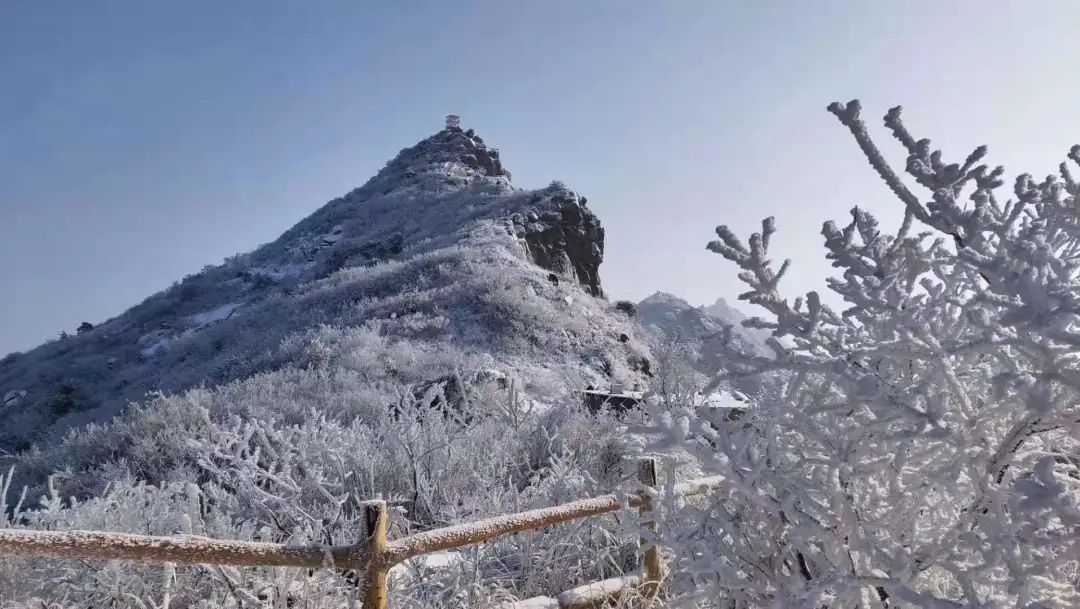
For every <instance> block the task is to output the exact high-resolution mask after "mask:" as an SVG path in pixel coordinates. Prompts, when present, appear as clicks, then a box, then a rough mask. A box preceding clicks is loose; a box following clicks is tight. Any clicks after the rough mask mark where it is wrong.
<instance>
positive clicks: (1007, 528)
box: [653, 101, 1080, 609]
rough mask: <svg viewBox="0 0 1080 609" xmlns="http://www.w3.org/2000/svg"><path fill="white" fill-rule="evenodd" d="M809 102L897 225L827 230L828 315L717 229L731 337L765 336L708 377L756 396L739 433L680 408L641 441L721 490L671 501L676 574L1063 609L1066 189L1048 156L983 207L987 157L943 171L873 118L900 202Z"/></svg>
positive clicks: (1078, 245)
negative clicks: (752, 314)
mask: <svg viewBox="0 0 1080 609" xmlns="http://www.w3.org/2000/svg"><path fill="white" fill-rule="evenodd" d="M829 110H830V111H831V112H832V113H833V114H835V115H836V116H837V117H838V118H839V119H840V121H841V123H842V124H843V125H844V126H846V127H847V128H848V129H849V130H850V131H851V133H852V134H853V135H854V137H855V140H856V142H857V143H858V145H859V147H860V148H861V149H862V151H863V153H864V154H865V155H866V157H867V158H868V159H869V161H870V164H871V167H872V168H873V169H874V170H875V171H876V172H877V173H878V174H879V175H880V176H881V177H882V178H883V180H884V181H885V182H886V184H887V185H888V186H889V188H890V189H891V190H892V191H893V193H894V194H895V195H896V196H897V198H899V199H900V202H901V205H902V209H903V220H902V222H901V223H900V226H899V230H898V232H897V233H896V234H895V235H893V234H888V233H886V232H884V231H883V230H882V229H881V228H880V227H879V225H878V222H877V220H876V219H875V218H873V217H872V216H871V215H870V214H868V213H866V212H865V211H863V210H860V209H855V210H853V211H852V221H851V223H850V224H848V225H847V226H844V227H840V226H837V225H835V224H834V223H832V222H827V223H825V225H824V227H823V229H822V233H823V235H824V237H825V248H826V250H827V253H826V256H827V257H828V258H829V259H830V260H832V261H833V265H834V266H835V267H837V268H838V269H840V270H841V271H842V275H841V276H840V277H838V278H834V279H831V280H830V281H829V287H830V288H831V289H832V290H833V291H834V292H836V293H837V294H838V295H839V296H840V297H841V298H842V299H843V300H844V301H845V302H846V303H847V304H848V305H849V306H848V308H847V309H845V310H843V311H836V310H834V309H832V308H830V307H829V306H827V305H826V304H825V303H823V302H822V299H821V298H820V297H819V296H818V295H817V294H816V293H809V294H807V295H806V297H803V298H796V299H795V300H793V301H792V300H788V299H786V298H784V297H783V296H781V294H780V292H779V290H778V282H779V281H780V280H781V278H782V277H783V275H784V271H785V270H787V268H788V263H787V262H785V263H784V264H782V265H779V266H776V265H774V264H773V263H772V262H771V261H770V260H769V251H770V242H771V240H772V238H773V237H774V232H775V228H774V224H773V221H772V219H771V218H770V219H768V220H766V221H765V222H764V223H763V228H762V231H761V232H760V233H755V234H754V235H753V236H751V238H750V241H749V244H744V243H743V242H742V241H740V240H739V239H738V238H737V237H736V236H735V235H734V234H733V233H732V232H731V231H730V230H728V229H727V228H726V227H724V226H721V227H719V228H717V230H716V233H717V235H718V237H719V239H718V240H717V241H713V242H712V243H710V244H709V249H710V250H712V251H714V252H716V253H719V254H720V255H722V256H723V257H725V258H727V259H728V260H730V261H732V262H733V263H735V264H736V265H737V266H738V267H739V269H740V272H739V278H740V279H741V280H742V281H744V282H745V283H746V284H748V285H749V286H750V290H749V291H748V292H746V293H745V294H743V295H742V296H741V298H742V299H744V300H748V301H749V302H751V303H753V304H755V305H759V306H760V307H762V308H764V309H765V310H766V311H767V312H768V314H769V315H768V319H752V320H750V321H749V322H748V325H750V326H753V327H759V328H768V329H770V330H771V331H772V333H773V339H772V340H771V347H772V349H773V351H774V352H775V357H771V358H769V357H761V356H753V355H740V354H738V353H734V352H733V353H732V354H731V355H730V357H729V359H728V365H727V367H726V369H725V370H724V372H723V374H722V375H721V376H720V378H719V379H718V381H719V382H726V381H730V380H732V379H737V378H740V377H743V376H747V375H753V376H759V377H762V378H764V379H767V380H771V381H772V382H773V383H774V385H772V386H771V387H769V389H768V391H766V392H765V394H764V395H763V396H762V397H759V398H758V399H757V400H755V403H754V404H753V406H752V407H751V408H750V411H749V413H748V415H747V417H746V418H745V419H744V421H743V422H742V423H743V424H744V425H725V424H724V423H723V422H722V421H719V420H715V418H713V420H710V417H709V416H708V415H707V414H706V413H694V412H692V411H690V410H686V411H685V412H682V413H678V412H676V413H674V414H673V415H672V416H669V417H668V418H666V419H665V421H666V423H665V424H664V425H661V426H660V427H658V428H656V429H654V430H653V431H654V432H657V434H658V437H659V438H662V442H663V443H667V444H674V445H678V446H684V447H688V448H689V449H691V450H694V452H696V453H697V454H698V456H699V457H700V458H701V459H702V461H703V462H704V463H705V464H706V465H707V466H708V467H709V468H710V469H713V470H714V471H717V472H721V473H723V474H724V475H725V476H726V477H727V482H726V484H725V486H724V487H723V488H722V489H721V490H720V491H719V492H718V493H717V494H716V495H715V496H714V497H713V499H712V500H711V501H710V502H708V504H707V505H704V506H697V507H683V508H681V509H679V508H677V507H676V506H674V505H671V506H669V507H670V509H671V510H674V511H677V513H678V518H677V521H678V526H674V520H669V525H672V526H671V528H669V529H668V530H667V532H666V534H668V535H671V536H675V537H677V538H678V542H676V543H673V544H672V545H673V546H674V547H675V548H677V550H678V563H677V569H676V571H675V573H676V575H675V577H676V579H677V580H678V581H679V582H680V583H681V584H682V585H684V586H687V588H684V590H689V589H692V590H695V591H696V593H697V594H699V595H700V596H701V597H713V598H726V599H733V600H735V601H738V602H739V604H740V605H742V606H749V607H807V608H809V607H829V608H831V609H838V608H843V607H850V608H854V607H860V608H872V607H925V608H935V609H937V608H955V607H971V608H975V607H979V608H990V607H994V608H998V607H1025V608H1036V607H1039V608H1050V607H1055V608H1064V607H1075V606H1077V604H1078V603H1080V593H1078V589H1077V579H1076V572H1077V568H1076V564H1077V561H1078V560H1080V469H1078V468H1077V463H1078V452H1077V451H1078V446H1077V444H1078V440H1077V438H1078V437H1080V376H1078V374H1077V365H1078V363H1080V351H1078V347H1080V256H1078V253H1080V199H1078V194H1080V184H1078V183H1077V182H1076V181H1074V179H1073V177H1072V176H1071V175H1070V172H1069V170H1068V168H1067V167H1066V165H1065V164H1062V166H1061V168H1060V175H1059V176H1050V177H1047V178H1045V179H1043V180H1041V181H1036V180H1034V179H1033V178H1032V177H1031V176H1029V175H1021V176H1020V177H1018V178H1017V179H1016V181H1015V182H1014V185H1013V188H1012V196H1011V198H1010V199H1009V200H1007V201H1006V200H1002V199H1000V198H999V196H998V194H997V192H996V189H997V188H998V187H999V186H1001V185H1002V178H1001V176H1002V174H1003V170H1002V168H1000V167H997V168H994V169H989V168H988V167H987V166H986V165H982V164H980V161H981V159H982V158H983V156H984V155H985V154H986V149H985V148H981V147H980V148H978V149H976V150H975V151H974V152H973V153H972V154H971V155H969V156H968V157H967V158H966V160H964V161H963V162H962V163H956V164H951V163H948V162H946V161H945V160H944V159H943V156H942V154H941V153H940V152H939V151H933V150H931V148H930V142H929V141H928V140H916V139H915V138H914V137H912V136H911V135H910V134H909V132H908V131H907V129H906V128H905V126H904V125H903V124H902V122H901V120H900V110H899V108H894V109H893V110H890V111H889V113H888V114H887V116H886V117H885V125H886V126H887V127H888V129H889V130H890V131H891V132H892V134H893V136H894V137H895V138H896V139H897V140H898V141H899V142H900V144H901V145H902V146H903V147H904V148H905V149H906V151H907V154H908V156H907V165H906V170H907V173H908V174H909V175H910V176H911V177H912V178H913V179H914V180H915V181H916V182H917V183H918V184H919V185H920V186H922V187H924V188H926V189H927V191H928V193H929V194H928V195H927V197H926V198H925V199H920V198H919V197H917V196H916V194H915V193H914V192H912V191H911V190H909V188H908V187H907V186H906V185H905V184H904V183H903V182H902V180H901V179H900V177H899V176H898V175H897V174H896V173H894V172H893V170H892V169H891V168H890V167H889V166H888V165H887V164H886V162H885V160H884V159H883V157H882V155H881V154H880V152H879V151H878V149H877V148H876V146H875V145H874V143H873V142H872V141H871V139H870V137H869V135H868V133H867V129H866V127H865V125H864V123H863V122H862V120H861V119H860V117H859V104H858V102H857V101H853V102H850V103H848V104H833V105H831V106H830V107H829ZM1069 158H1070V159H1072V160H1073V161H1076V162H1080V147H1074V148H1073V149H1072V151H1071V152H1070V154H1069ZM694 436H704V437H706V438H708V440H709V443H701V442H695V441H693V439H692V438H693V437H694Z"/></svg>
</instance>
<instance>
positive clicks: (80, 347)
mask: <svg viewBox="0 0 1080 609" xmlns="http://www.w3.org/2000/svg"><path fill="white" fill-rule="evenodd" d="M603 240H604V231H603V228H602V227H601V225H600V222H599V220H598V219H597V218H596V216H595V215H594V214H593V213H592V212H591V211H590V210H589V209H588V208H587V206H586V201H585V199H584V198H583V197H580V196H578V195H577V194H575V193H574V192H572V191H571V190H569V189H567V188H566V187H565V186H563V185H561V184H559V183H552V185H551V186H549V187H547V188H544V189H540V190H536V191H527V190H522V189H519V188H517V187H515V186H514V185H513V184H512V182H511V180H510V172H509V171H507V170H506V169H505V168H504V167H503V164H502V161H501V159H500V156H499V153H498V151H496V150H494V149H492V148H490V147H489V146H487V145H486V144H485V143H484V141H483V139H482V138H480V137H479V136H478V135H477V134H476V133H475V132H473V131H471V130H468V131H465V130H461V129H456V128H453V129H444V130H442V131H439V132H438V133H436V134H435V135H433V136H431V137H429V138H427V139H425V140H423V141H421V142H419V143H418V144H416V145H415V146H412V147H410V148H406V149H404V150H402V151H401V152H400V153H399V154H398V155H397V156H396V157H395V158H394V159H393V160H391V161H390V162H389V163H387V165H386V166H385V167H384V168H383V169H382V170H380V171H379V172H378V174H377V175H376V176H375V177H373V178H372V179H370V180H369V181H368V182H367V183H365V184H364V185H363V186H361V187H360V188H357V189H355V190H353V191H352V192H350V193H348V194H346V195H345V196H343V197H340V198H338V199H335V200H333V201H330V202H329V203H327V204H326V205H324V206H323V207H321V208H320V209H318V210H317V211H316V212H314V213H313V214H311V215H310V216H309V217H307V218H305V219H304V220H302V221H301V222H299V223H298V224H297V225H296V226H294V227H293V228H291V229H289V230H288V231H286V232H285V233H284V234H283V235H282V236H281V237H280V238H278V239H277V240H275V241H273V242H272V243H268V244H266V245H264V246H262V247H260V248H258V249H257V250H255V251H253V252H251V253H248V254H241V255H237V256H234V257H231V258H229V259H227V260H226V261H225V262H224V263H222V264H220V265H215V266H211V267H207V268H206V269H205V270H204V271H203V272H201V273H198V274H196V275H192V276H190V277H187V278H184V280H182V281H180V282H177V283H176V284H175V285H174V286H173V287H172V288H170V289H168V290H165V291H163V292H161V293H159V294H155V295H153V296H151V297H150V298H148V299H146V300H145V301H144V302H142V303H141V304H139V305H137V306H135V307H133V308H131V309H130V310H128V311H127V312H125V313H123V314H122V315H119V316H117V317H115V318H113V319H110V320H106V321H105V322H102V323H99V324H95V325H94V327H93V329H90V330H87V331H86V332H83V333H81V334H78V335H77V336H69V337H67V338H65V339H64V340H60V341H53V342H50V343H47V344H45V345H42V346H41V347H38V348H37V349H34V350H32V351H29V352H27V353H20V354H12V355H9V356H8V357H5V358H3V359H2V360H0V396H3V397H4V400H3V402H2V403H0V422H2V424H0V448H6V449H11V448H21V447H25V446H26V445H27V443H28V442H29V441H31V440H34V439H37V440H47V439H49V438H54V437H56V434H59V433H62V432H63V431H64V430H66V429H68V428H70V427H71V426H74V425H80V424H83V423H87V422H94V421H102V420H106V419H108V418H110V417H112V416H114V415H116V414H117V413H120V412H122V411H123V410H124V409H125V407H126V405H127V404H128V403H130V402H133V401H139V400H142V399H143V398H144V397H145V395H146V394H147V393H148V392H155V391H164V392H181V391H184V390H186V389H188V388H191V387H195V386H199V385H206V386H209V387H214V386H217V385H221V384H224V383H230V382H232V381H236V380H238V379H244V378H248V377H251V376H252V375H256V374H261V373H266V372H269V371H275V370H283V369H288V368H290V367H296V366H306V365H311V362H312V361H322V360H320V359H319V358H317V357H316V358H315V359H312V358H313V357H315V356H313V355H311V354H312V353H318V352H321V351H320V350H326V349H329V350H330V351H333V350H334V349H333V348H331V347H333V345H329V346H328V345H327V344H326V343H327V342H328V341H333V340H345V339H343V338H341V336H344V335H345V334H347V333H348V332H349V331H351V330H349V329H351V328H357V329H363V330H364V331H365V332H368V331H370V332H375V333H376V334H378V335H380V336H383V337H385V338H387V340H390V341H397V342H398V343H401V344H407V345H411V348H415V349H418V350H430V349H433V348H435V347H434V346H436V345H437V346H439V348H440V349H442V348H445V349H448V350H449V351H450V352H453V353H458V354H459V356H460V357H461V359H462V360H463V361H466V360H467V361H480V360H481V359H485V358H486V359H490V360H493V363H492V366H493V367H503V368H506V369H512V370H514V371H516V372H515V373H516V374H519V375H520V376H523V377H526V378H525V381H524V385H528V384H529V383H531V382H534V381H535V382H539V381H538V379H539V378H540V377H544V383H546V384H545V385H544V387H543V388H541V387H540V385H536V387H535V392H536V393H537V394H539V393H543V392H548V391H549V387H555V386H558V385H560V384H561V385H562V386H564V387H565V385H566V384H565V382H564V381H565V378H571V377H573V378H579V379H583V378H589V379H592V382H593V383H594V384H596V383H599V384H603V383H605V382H607V379H616V380H621V381H623V382H627V383H631V384H632V383H634V382H637V381H642V380H643V377H642V372H641V370H642V369H641V366H640V365H639V363H640V362H641V361H643V360H644V359H645V358H646V356H647V348H646V347H644V346H643V345H642V344H639V343H638V342H637V341H636V339H634V338H633V337H634V335H635V331H634V327H633V322H632V321H630V320H628V319H627V318H626V317H625V316H622V315H619V314H617V313H616V312H615V311H614V309H613V308H612V307H611V305H609V304H608V303H607V301H605V300H602V299H597V298H596V297H598V296H600V295H602V293H603V291H602V288H601V285H600V280H599V275H598V271H599V266H600V263H601V262H602V260H603V251H604V241H603ZM319 328H332V329H334V330H335V332H338V334H333V333H331V334H332V335H333V337H334V338H328V337H327V336H323V337H322V338H318V339H317V340H318V341H322V346H320V347H310V348H307V349H306V350H304V349H301V350H299V351H297V350H296V348H295V346H296V344H297V342H298V341H299V342H304V341H311V340H316V338H313V337H314V336H315V335H317V334H318V333H319V332H320V331H319V330H318V329H319ZM627 336H629V337H631V339H629V340H627V339H626V337H627ZM620 337H622V340H620ZM286 347H287V348H286ZM343 348H344V347H343ZM349 349H352V347H349V348H348V349H346V351H349ZM350 352H351V351H350ZM358 353H359V352H358ZM350 357H354V359H355V358H360V355H356V356H350ZM361 359H362V358H361ZM350 365H360V364H350ZM363 365H367V364H363ZM390 370H391V372H387V374H391V375H398V381H401V380H402V378H403V377H401V372H400V366H397V367H394V368H391V369H390ZM530 375H532V379H533V380H531V381H530V380H529V379H528V377H529V376H530ZM559 376H562V377H565V378H564V379H560V380H558V382H556V379H555V378H554V377H559ZM605 377H607V378H605ZM373 378H381V377H373ZM431 380H432V379H427V378H419V377H418V378H415V379H411V380H410V381H409V382H415V383H419V384H421V385H422V384H423V383H427V382H430V381H431ZM575 382H576V381H575ZM518 388H519V389H524V390H525V391H528V389H527V388H526V387H525V386H523V385H518Z"/></svg>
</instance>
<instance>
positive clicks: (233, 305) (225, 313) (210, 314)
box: [188, 302, 244, 328]
mask: <svg viewBox="0 0 1080 609" xmlns="http://www.w3.org/2000/svg"><path fill="white" fill-rule="evenodd" d="M243 304H244V303H242V302H230V303H228V304H224V305H221V306H220V307H218V308H216V309H211V310H209V311H203V312H202V313H196V314H195V315H192V316H191V317H189V318H188V319H190V320H191V322H192V323H194V324H195V325H196V326H198V327H200V328H201V327H203V326H208V325H210V324H213V323H217V322H219V321H222V320H224V319H228V318H229V317H232V314H233V313H235V312H236V310H237V309H239V308H240V307H241V306H242V305H243Z"/></svg>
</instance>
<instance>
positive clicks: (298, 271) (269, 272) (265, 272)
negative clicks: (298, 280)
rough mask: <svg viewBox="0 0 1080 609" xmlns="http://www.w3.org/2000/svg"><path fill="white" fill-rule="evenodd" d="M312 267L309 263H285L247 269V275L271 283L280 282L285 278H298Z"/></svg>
mask: <svg viewBox="0 0 1080 609" xmlns="http://www.w3.org/2000/svg"><path fill="white" fill-rule="evenodd" d="M312 266H314V264H313V263H310V262H308V263H304V264H297V263H286V264H280V265H277V266H253V267H251V268H250V269H248V274H250V275H254V276H258V277H266V278H267V279H271V280H273V281H281V280H282V279H285V278H287V277H299V276H300V275H303V274H304V272H305V271H307V270H308V269H310V268H311V267H312Z"/></svg>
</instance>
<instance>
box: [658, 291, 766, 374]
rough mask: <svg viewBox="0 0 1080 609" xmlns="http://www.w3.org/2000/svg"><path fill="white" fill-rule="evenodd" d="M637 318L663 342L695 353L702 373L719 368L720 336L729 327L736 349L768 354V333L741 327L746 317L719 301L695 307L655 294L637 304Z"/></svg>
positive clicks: (676, 299)
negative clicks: (676, 343)
mask: <svg viewBox="0 0 1080 609" xmlns="http://www.w3.org/2000/svg"><path fill="white" fill-rule="evenodd" d="M637 315H638V318H639V320H640V321H641V323H642V324H643V325H644V326H646V327H648V328H651V329H652V330H653V331H655V332H656V333H657V334H658V335H660V336H661V337H662V338H663V339H665V340H668V341H673V342H678V343H681V344H684V345H686V346H688V347H689V348H690V349H691V350H692V351H693V353H694V356H695V364H696V367H697V368H698V369H699V370H700V371H701V372H703V373H705V374H713V373H715V372H716V371H718V370H719V369H720V360H721V359H722V358H723V357H724V354H723V348H722V336H723V333H724V329H725V328H726V327H729V326H730V327H731V328H732V339H733V340H734V341H735V343H736V345H737V346H738V347H739V348H741V349H744V350H747V351H749V352H753V353H758V354H761V355H769V354H771V350H770V349H769V348H768V345H767V344H766V340H767V339H768V336H769V335H768V333H767V332H765V331H762V330H757V329H754V328H746V327H744V326H743V325H742V322H743V321H745V320H746V319H747V317H746V315H745V314H743V313H742V312H741V311H739V310H738V309H736V308H734V307H732V306H730V305H728V304H727V302H725V301H724V299H722V298H721V299H718V300H717V301H716V302H715V303H713V304H712V305H707V306H701V307H695V306H693V305H691V304H690V303H688V302H686V301H685V300H683V299H682V298H679V297H678V296H675V295H673V294H669V293H666V292H656V293H655V294H653V295H651V296H649V297H648V298H646V299H644V300H642V301H641V302H640V303H638V304H637Z"/></svg>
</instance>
